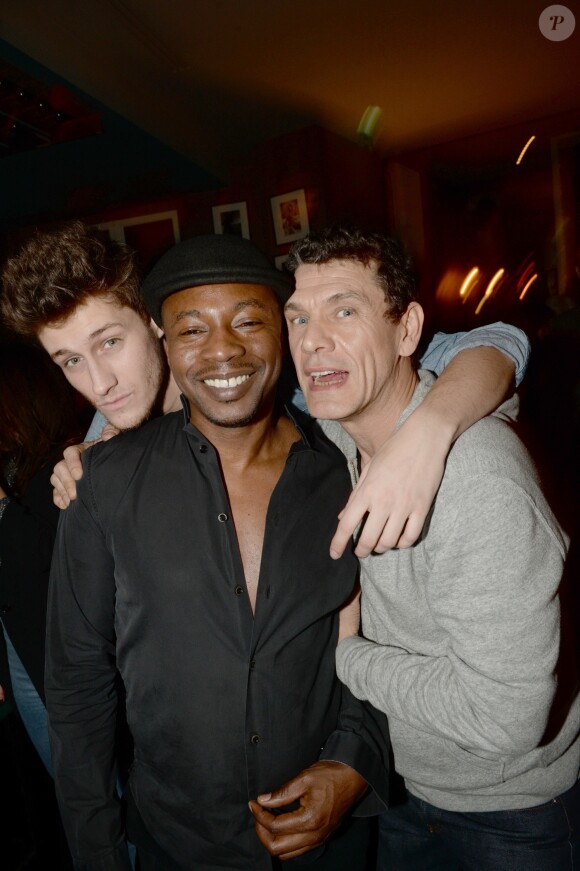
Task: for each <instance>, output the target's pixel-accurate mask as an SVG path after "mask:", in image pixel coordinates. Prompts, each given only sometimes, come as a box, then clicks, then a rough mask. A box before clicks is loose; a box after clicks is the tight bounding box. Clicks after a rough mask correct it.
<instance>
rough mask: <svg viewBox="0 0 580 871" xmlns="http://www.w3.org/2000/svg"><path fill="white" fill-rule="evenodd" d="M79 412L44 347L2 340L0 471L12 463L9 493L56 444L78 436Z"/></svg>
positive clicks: (17, 491) (18, 490)
mask: <svg viewBox="0 0 580 871" xmlns="http://www.w3.org/2000/svg"><path fill="white" fill-rule="evenodd" d="M81 418H82V415H81V413H80V409H79V404H78V400H77V397H76V395H75V393H74V391H73V390H72V388H71V387H70V385H69V383H68V382H67V381H66V379H65V377H64V375H63V374H62V372H61V370H60V369H59V368H58V367H57V366H55V364H54V363H53V362H52V361H51V360H50V358H49V357H48V355H47V354H46V351H41V350H40V349H39V348H36V347H35V346H32V345H25V344H19V343H17V342H12V341H9V340H8V341H7V340H3V341H2V342H1V343H0V472H2V476H3V477H4V474H5V470H6V467H7V464H8V463H9V462H11V461H12V462H13V463H14V465H15V468H16V474H15V478H14V480H13V482H12V483H11V485H10V487H9V488H8V489H9V490H10V494H11V495H12V496H22V494H23V493H24V491H25V490H26V487H27V485H28V482H29V481H30V479H31V478H32V477H33V475H35V474H36V473H37V472H38V471H39V470H40V469H41V468H42V467H43V466H44V465H45V464H46V463H47V461H48V460H49V459H50V456H51V454H52V453H53V452H54V450H55V448H57V447H65V446H66V445H68V444H74V443H75V442H78V441H82V437H83V434H84V428H85V422H84V421H83V420H81ZM3 483H6V482H4V481H3Z"/></svg>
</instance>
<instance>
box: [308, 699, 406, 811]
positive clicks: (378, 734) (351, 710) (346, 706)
mask: <svg viewBox="0 0 580 871" xmlns="http://www.w3.org/2000/svg"><path fill="white" fill-rule="evenodd" d="M389 751H390V740H389V727H388V723H387V718H386V717H385V715H384V714H382V713H381V712H380V711H379V710H376V709H375V708H373V707H372V706H371V705H369V704H368V703H367V702H364V701H361V700H359V699H357V698H355V697H354V696H353V694H352V693H351V692H350V690H349V689H348V687H346V686H345V687H343V689H342V704H341V711H340V716H339V720H338V723H337V728H336V729H335V730H334V732H332V733H331V734H330V735H329V736H328V738H327V740H326V741H325V742H324V746H323V747H322V749H321V751H320V756H319V758H320V759H321V760H328V761H334V762H342V763H343V764H344V765H348V766H349V767H350V768H352V769H353V770H354V771H356V772H357V773H358V774H360V776H361V777H363V778H364V779H365V780H366V782H367V783H368V784H369V786H370V788H371V794H370V795H369V796H367V797H366V798H365V799H364V802H363V803H364V812H363V815H365V814H370V813H378V812H380V811H382V810H384V808H385V807H386V806H387V804H388V795H389V787H388V778H389Z"/></svg>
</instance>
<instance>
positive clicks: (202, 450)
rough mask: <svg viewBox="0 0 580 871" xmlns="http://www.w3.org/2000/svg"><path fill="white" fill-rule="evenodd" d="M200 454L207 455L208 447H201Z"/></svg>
mask: <svg viewBox="0 0 580 871" xmlns="http://www.w3.org/2000/svg"><path fill="white" fill-rule="evenodd" d="M199 452H200V454H207V445H200V446H199Z"/></svg>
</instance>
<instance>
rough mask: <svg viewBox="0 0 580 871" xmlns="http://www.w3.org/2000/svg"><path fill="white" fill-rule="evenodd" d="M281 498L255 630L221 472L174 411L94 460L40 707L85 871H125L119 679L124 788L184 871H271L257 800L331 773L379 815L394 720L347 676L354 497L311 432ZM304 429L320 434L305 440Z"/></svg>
mask: <svg viewBox="0 0 580 871" xmlns="http://www.w3.org/2000/svg"><path fill="white" fill-rule="evenodd" d="M300 420H301V435H302V438H301V440H300V441H298V442H296V443H295V444H294V445H293V446H292V448H291V450H290V452H289V455H288V459H287V461H286V465H285V468H284V471H283V473H282V475H281V477H280V480H279V481H278V484H277V486H276V488H275V490H274V492H273V494H272V497H271V499H270V504H269V508H268V513H267V519H266V530H265V538H264V545H263V552H262V562H261V568H260V577H259V584H258V590H257V599H256V607H255V615H254V614H253V613H252V609H251V606H250V601H249V597H248V595H247V591H246V580H245V577H244V571H243V566H242V561H241V557H240V551H239V547H238V541H237V538H236V532H235V527H234V522H233V518H232V516H231V509H230V505H229V502H228V497H227V493H226V490H225V488H224V484H223V479H222V475H221V472H220V467H219V459H218V456H217V453H216V451H215V450H214V448H213V446H212V445H211V444H210V443H209V442H208V441H207V439H205V438H204V436H203V435H202V434H201V433H200V432H199V431H198V430H196V429H195V428H194V427H193V426H192V425H191V424H190V423H188V422H186V423H185V425H184V422H183V416H182V415H181V413H175V414H170V415H166V416H164V417H162V418H160V419H157V420H154V421H151V422H150V423H148V424H146V425H145V426H144V427H142V428H140V429H139V430H137V431H135V432H131V433H125V434H122V435H120V436H117V437H116V438H115V439H112V440H111V441H108V442H106V443H104V444H101V445H97V446H96V447H94V448H92V449H91V450H90V451H88V452H87V453H86V454H85V472H84V477H83V479H82V481H81V482H80V483H79V486H78V497H77V499H76V501H75V502H74V503H73V504H72V505H71V507H70V508H68V509H67V511H66V512H64V514H63V516H62V518H61V521H60V524H59V534H58V541H57V545H56V548H55V554H54V559H53V567H52V573H51V589H50V593H49V616H48V646H47V680H46V693H47V704H48V709H49V716H50V724H51V740H52V747H53V760H54V768H55V776H56V782H57V791H58V795H59V801H60V805H61V812H62V816H63V821H64V824H65V828H66V831H67V836H68V838H69V841H70V844H71V849H72V853H73V856H74V857H75V860H76V864H77V867H78V868H82V869H86V871H93V869H94V871H96V869H98V871H105V869H106V871H114V869H122V868H128V867H129V865H128V860H127V857H126V848H125V846H124V841H123V837H124V836H123V829H122V820H121V814H120V808H119V802H118V799H117V796H116V791H115V771H114V739H115V717H116V706H117V694H116V692H115V675H116V670H117V669H118V670H119V672H120V675H121V678H122V680H123V683H124V687H125V694H126V709H127V720H128V724H129V728H130V730H131V733H132V737H133V741H134V752H135V757H134V763H133V766H132V769H131V774H130V789H131V794H132V796H133V799H134V801H135V804H136V806H137V808H138V811H139V813H140V815H141V817H142V819H143V821H144V823H145V826H146V827H147V829H148V831H149V832H150V834H151V835H152V836H153V837H154V838H155V840H156V841H157V842H158V844H159V845H160V846H161V847H162V849H163V850H164V851H165V852H166V853H168V854H169V855H170V856H171V857H172V858H173V859H174V861H176V862H177V863H178V864H179V865H181V866H182V867H184V868H187V869H190V868H193V867H203V868H215V869H237V868H239V869H252V871H260V869H269V868H270V867H271V863H270V858H269V856H268V854H267V852H266V850H265V849H264V847H263V846H262V845H261V843H260V841H259V840H258V838H257V836H256V834H255V832H254V821H253V817H252V815H251V813H250V811H249V808H248V805H247V802H248V799H249V798H255V797H256V796H257V795H258V794H259V793H261V792H267V791H270V790H271V789H275V788H276V787H278V786H280V785H282V784H283V783H284V781H286V780H287V779H289V778H291V777H293V776H294V775H296V774H298V773H299V772H300V771H301V770H302V769H303V768H305V767H307V766H308V765H310V764H312V763H313V762H314V761H316V760H317V759H319V758H327V759H335V760H339V761H342V762H346V763H347V764H349V765H351V766H352V767H353V768H355V769H356V770H357V771H359V772H360V773H361V774H362V776H363V777H365V778H366V779H367V780H368V782H369V783H370V784H371V786H372V787H373V788H374V789H375V792H372V793H371V794H370V795H369V796H368V797H367V798H366V799H365V800H364V803H365V802H366V807H364V803H363V806H362V807H361V808H360V809H359V810H360V812H361V813H365V812H366V813H374V812H376V811H378V810H380V809H382V807H383V805H382V804H381V802H380V801H378V799H377V794H378V795H380V797H381V798H382V799H383V800H386V779H387V778H386V770H385V767H384V765H385V760H386V757H387V748H386V746H385V742H386V740H387V739H386V738H385V735H386V728H385V721H384V720H383V719H382V715H380V714H378V713H377V712H374V711H372V710H370V709H369V707H368V706H367V705H364V704H362V703H360V702H358V701H357V700H355V699H354V698H353V697H352V696H351V694H350V692H349V691H348V690H347V689H346V688H345V687H343V686H342V685H341V684H340V682H339V681H338V680H337V678H336V675H335V664H334V654H335V648H336V641H337V632H338V615H337V609H338V608H339V607H340V605H341V604H342V603H343V602H344V601H345V599H346V598H347V597H348V596H349V594H350V592H351V591H352V589H353V584H354V582H355V578H356V573H357V568H358V561H357V560H356V558H355V557H354V555H353V553H347V554H346V555H345V556H344V557H343V558H342V559H340V560H338V561H333V560H331V559H330V557H329V555H328V550H329V544H330V540H331V538H332V534H333V533H334V530H335V528H336V522H337V512H338V511H339V510H340V508H341V507H342V506H343V505H344V503H345V501H346V499H347V497H348V493H349V490H350V483H349V477H348V473H347V470H346V465H345V462H344V458H343V457H342V454H340V453H339V452H338V450H337V449H336V448H335V447H334V445H331V444H330V442H328V441H327V440H326V439H325V438H324V437H323V436H322V435H321V434H319V432H317V431H316V425H315V424H314V423H313V422H311V421H308V420H307V419H306V418H304V419H302V418H301V419H300ZM307 432H308V435H307V434H306V433H307Z"/></svg>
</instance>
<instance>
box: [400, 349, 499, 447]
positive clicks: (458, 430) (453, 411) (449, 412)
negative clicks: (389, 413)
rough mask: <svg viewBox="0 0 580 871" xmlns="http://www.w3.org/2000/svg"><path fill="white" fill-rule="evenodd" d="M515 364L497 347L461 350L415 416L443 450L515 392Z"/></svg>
mask: <svg viewBox="0 0 580 871" xmlns="http://www.w3.org/2000/svg"><path fill="white" fill-rule="evenodd" d="M514 371H515V369H514V364H513V363H512V362H511V361H510V360H509V358H508V357H506V356H505V354H503V353H502V352H501V351H498V350H496V349H495V348H488V347H480V348H471V349H468V350H465V351H461V352H460V353H459V354H457V356H456V357H454V359H453V360H452V361H451V363H449V365H448V366H447V368H446V369H445V370H444V371H443V372H442V374H441V375H440V376H439V378H438V379H437V381H436V382H435V384H434V385H433V387H432V388H431V390H430V391H429V392H428V394H427V396H426V397H425V399H424V400H423V401H422V403H421V405H420V406H419V407H418V408H417V409H416V410H415V411H414V412H413V415H412V417H415V419H416V418H420V419H421V425H422V426H423V427H425V429H426V430H427V431H428V432H430V433H431V435H432V436H433V438H434V439H436V440H437V442H438V443H439V444H440V445H441V446H442V447H444V446H445V445H447V447H450V446H451V444H452V443H453V442H454V441H455V439H456V438H458V436H460V435H461V434H462V433H463V432H465V430H466V429H468V428H469V427H470V426H472V424H474V423H476V422H477V421H478V420H480V419H481V418H482V417H485V416H486V415H487V414H490V413H491V412H492V411H494V410H495V409H496V408H498V406H499V405H501V403H502V402H503V400H504V399H505V398H506V397H507V396H508V395H509V393H510V392H511V391H512V390H513V382H514Z"/></svg>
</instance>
